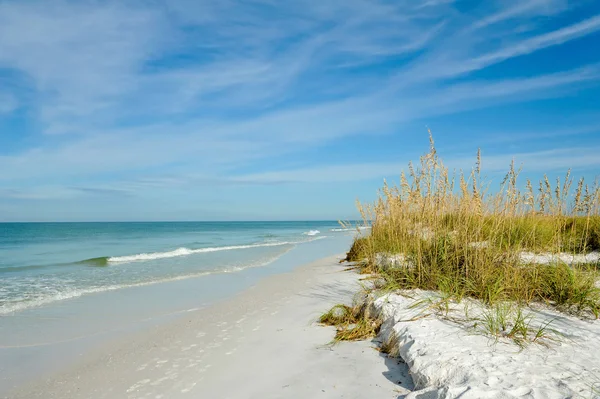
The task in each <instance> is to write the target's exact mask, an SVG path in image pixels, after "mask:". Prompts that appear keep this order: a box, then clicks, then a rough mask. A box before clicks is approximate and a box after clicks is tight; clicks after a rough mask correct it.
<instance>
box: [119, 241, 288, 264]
mask: <svg viewBox="0 0 600 399" xmlns="http://www.w3.org/2000/svg"><path fill="white" fill-rule="evenodd" d="M293 244H295V243H293V242H288V241H283V242H268V243H263V244H248V245H231V246H228V247H212V248H211V247H209V248H199V249H190V248H185V247H182V248H177V249H175V250H173V251H168V252H152V253H142V254H137V255H126V256H111V257H109V258H108V259H107V261H108V262H109V263H125V262H136V261H144V260H155V259H165V258H176V257H178V256H187V255H192V254H200V253H206V252H218V251H232V250H237V249H249V248H260V247H278V246H282V245H293Z"/></svg>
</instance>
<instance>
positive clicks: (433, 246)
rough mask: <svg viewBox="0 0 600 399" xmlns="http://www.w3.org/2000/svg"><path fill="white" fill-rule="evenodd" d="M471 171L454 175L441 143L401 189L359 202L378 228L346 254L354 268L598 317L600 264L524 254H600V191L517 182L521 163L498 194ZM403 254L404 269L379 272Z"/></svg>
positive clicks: (392, 283)
mask: <svg viewBox="0 0 600 399" xmlns="http://www.w3.org/2000/svg"><path fill="white" fill-rule="evenodd" d="M480 166H481V156H480V154H479V153H478V154H477V163H476V165H475V167H474V169H473V171H472V172H471V173H470V174H468V175H465V174H463V173H462V172H461V173H459V174H451V173H450V171H449V170H448V168H446V167H445V166H444V165H443V163H442V161H441V159H440V158H439V157H438V155H437V152H436V149H435V146H434V143H433V139H431V149H430V151H429V153H428V154H426V155H424V156H423V157H421V161H420V164H419V166H418V167H415V166H414V165H413V164H412V163H411V164H409V166H408V174H405V173H402V174H401V177H400V184H399V185H398V186H389V185H388V184H387V183H386V184H385V185H384V187H383V188H382V190H381V192H380V198H379V199H378V200H377V201H376V202H375V203H374V204H373V205H362V204H359V205H358V207H359V210H360V212H361V214H362V216H363V219H364V221H365V224H370V225H371V226H372V229H371V231H370V233H369V234H367V235H363V236H359V237H357V238H356V240H355V241H354V243H353V245H352V248H351V249H350V251H349V252H348V256H347V259H348V260H351V261H357V260H363V259H367V260H368V261H367V262H365V263H364V265H363V266H362V267H363V269H365V270H366V271H369V272H373V271H379V272H380V273H381V274H382V276H383V277H384V278H385V280H386V284H387V286H388V287H392V288H399V289H416V288H418V289H425V290H437V291H442V292H445V293H450V294H451V295H453V296H454V297H457V298H462V297H472V298H476V299H479V300H482V301H483V302H484V303H486V304H489V305H494V304H496V303H499V302H503V301H516V302H519V303H530V302H532V301H541V302H545V303H548V304H551V305H555V306H557V307H559V308H560V309H564V310H575V311H578V312H591V313H593V314H594V315H595V316H596V317H598V314H599V310H600V290H599V288H598V287H597V286H596V281H597V280H598V277H599V275H598V265H591V266H590V265H567V264H563V263H560V262H553V263H550V264H543V262H540V264H537V263H531V264H525V263H524V262H523V260H522V258H521V257H522V255H523V253H524V252H534V253H549V254H559V253H563V252H566V253H571V254H582V253H590V252H592V251H598V250H600V188H599V187H598V185H597V184H593V185H588V184H586V183H585V181H584V180H583V179H581V180H579V181H577V183H576V184H575V185H574V184H573V179H572V178H571V175H570V172H568V173H567V174H566V176H565V177H564V178H562V179H557V180H556V181H555V183H550V180H549V179H548V177H546V176H544V178H543V179H542V180H541V181H540V182H539V183H538V184H537V185H536V186H535V188H534V185H533V183H532V182H531V181H529V180H527V181H526V184H524V185H523V186H521V185H519V183H518V177H519V172H520V171H519V170H517V168H515V165H514V163H513V164H511V165H510V169H509V171H508V173H507V174H506V176H505V178H504V180H503V181H502V183H501V185H500V189H499V190H498V191H496V192H495V193H490V192H489V190H488V186H489V185H488V184H487V183H485V182H484V180H483V179H482V177H481V170H480ZM381 252H387V253H398V254H403V256H404V259H408V260H410V262H407V263H406V265H405V266H404V267H397V268H394V269H391V270H390V269H388V270H385V271H383V270H377V265H376V262H375V259H376V254H378V253H381Z"/></svg>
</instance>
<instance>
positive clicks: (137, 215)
mask: <svg viewBox="0 0 600 399" xmlns="http://www.w3.org/2000/svg"><path fill="white" fill-rule="evenodd" d="M427 129H431V131H432V133H433V135H434V138H435V141H436V145H437V149H438V153H439V154H440V155H441V157H442V158H443V159H444V161H445V163H446V164H447V165H449V166H450V167H452V168H462V169H465V170H470V169H471V168H472V166H473V163H474V159H475V154H476V152H477V148H481V151H482V155H483V164H482V166H483V172H484V175H486V177H488V178H489V179H490V181H494V179H497V176H499V175H500V174H502V172H503V171H506V170H507V168H508V166H509V164H510V162H511V160H512V159H515V162H516V163H517V164H519V165H522V167H523V174H524V176H527V177H531V178H534V179H536V178H539V177H540V176H541V175H542V174H543V173H547V174H548V175H549V176H550V177H551V178H554V177H555V176H562V175H564V173H565V172H566V170H567V169H568V168H571V169H573V174H574V175H575V176H585V177H586V178H587V179H590V180H593V179H594V178H596V177H597V176H598V175H599V174H600V172H599V171H600V2H598V1H597V0H580V1H567V0H486V1H471V0H422V1H417V0H395V1H391V0H321V1H313V0H293V1H275V0H210V1H209V0H162V1H161V0H130V1H112V0H106V1H100V0H93V1H92V0H77V1H70V0H62V1H61V0H0V221H121V220H122V221H127V220H131V221H134V220H297V219H327V220H332V219H333V220H335V219H353V218H355V217H356V216H357V213H356V210H355V201H356V199H360V200H362V201H372V200H374V199H375V198H376V194H377V189H378V188H379V187H380V186H381V185H382V182H383V179H384V178H386V179H388V180H390V181H394V180H397V179H398V176H399V174H400V172H401V171H402V170H403V169H406V165H407V162H408V161H409V160H418V158H419V156H420V155H422V154H423V153H425V152H427V150H428V133H427Z"/></svg>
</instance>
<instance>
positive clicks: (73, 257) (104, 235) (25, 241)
mask: <svg viewBox="0 0 600 399" xmlns="http://www.w3.org/2000/svg"><path fill="white" fill-rule="evenodd" d="M339 230H340V226H339V224H338V223H337V222H173V223H169V222H166V223H8V224H0V314H9V313H14V312H16V311H20V310H24V309H28V308H32V307H37V306H43V305H47V304H50V303H53V302H56V301H61V300H65V299H70V298H75V297H79V296H83V295H88V294H93V293H97V292H102V291H114V290H119V289H123V288H127V287H133V286H143V285H147V284H154V283H157V282H164V281H172V280H179V279H185V278H191V277H198V276H202V275H209V274H214V273H228V272H237V271H240V270H243V269H245V268H248V267H257V266H264V265H267V264H269V263H271V262H273V261H274V260H276V259H277V258H279V257H280V256H281V255H283V254H284V253H286V252H288V251H289V250H291V249H292V248H295V247H297V246H299V245H304V244H306V243H308V242H311V241H314V240H319V239H325V238H327V237H330V238H331V237H335V236H339V235H342V234H345V233H346V234H347V232H344V231H339Z"/></svg>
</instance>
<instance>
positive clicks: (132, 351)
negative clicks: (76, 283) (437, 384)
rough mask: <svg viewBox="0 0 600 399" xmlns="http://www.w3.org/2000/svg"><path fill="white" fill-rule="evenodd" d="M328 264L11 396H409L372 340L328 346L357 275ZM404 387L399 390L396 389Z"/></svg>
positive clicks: (103, 351)
mask: <svg viewBox="0 0 600 399" xmlns="http://www.w3.org/2000/svg"><path fill="white" fill-rule="evenodd" d="M339 259H340V256H334V257H327V258H324V259H321V260H319V261H316V262H312V263H309V264H306V265H303V266H300V267H297V268H295V269H293V270H292V271H287V272H284V273H281V274H275V275H271V276H268V277H266V278H264V279H261V280H259V281H258V282H257V283H256V284H255V285H253V286H252V287H250V288H248V289H246V290H244V291H242V292H240V293H238V294H236V295H234V296H233V297H230V298H228V299H224V300H222V301H220V302H217V303H215V304H212V305H210V306H208V307H206V308H202V309H192V310H190V311H189V312H187V313H185V314H182V315H181V317H179V318H177V319H176V320H172V321H169V322H166V323H164V324H159V325H154V326H151V327H148V328H146V329H144V330H142V331H139V332H135V333H132V334H129V335H126V336H123V337H117V338H114V339H112V340H111V341H110V342H107V343H106V344H105V345H102V346H101V347H98V348H96V349H94V350H92V351H90V352H87V353H83V355H82V356H80V358H79V359H78V360H77V362H76V363H75V364H72V365H71V366H68V367H67V368H65V369H64V370H60V371H58V372H56V373H54V374H53V375H52V376H48V377H46V378H44V379H42V380H40V381H37V382H33V383H30V384H27V385H25V386H23V387H21V388H20V389H18V390H16V391H13V392H11V393H10V394H9V396H6V398H14V399H17V398H36V397H39V398H42V397H43V398H64V397H69V398H142V397H144V398H157V399H160V398H178V397H194V396H198V395H209V396H212V397H257V398H258V397H261V398H268V397H273V398H275V397H281V396H286V397H298V398H304V397H314V396H317V395H318V396H319V397H325V398H327V397H329V398H339V397H365V396H375V397H390V398H395V397H398V395H403V394H407V393H408V392H410V389H411V386H412V380H411V378H410V377H409V374H408V369H407V368H406V365H404V364H402V363H399V362H398V361H396V360H394V359H389V361H388V360H385V361H384V359H382V356H383V355H380V354H379V352H377V351H376V350H375V349H373V346H374V344H373V343H371V342H368V341H363V342H359V343H355V342H349V343H341V344H338V345H335V346H333V347H331V346H328V345H327V344H328V343H329V342H331V340H332V338H333V328H331V327H323V326H320V325H317V324H316V323H315V321H316V319H317V318H318V317H319V316H320V314H321V313H323V312H325V311H327V310H328V308H329V307H331V306H332V305H334V304H336V303H339V302H344V303H349V302H350V301H351V299H352V297H353V296H354V294H355V293H356V292H357V291H358V288H359V285H358V279H359V276H358V275H357V274H355V273H349V272H343V271H344V269H346V266H345V265H340V264H339V263H338V260H339ZM398 382H400V384H398Z"/></svg>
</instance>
